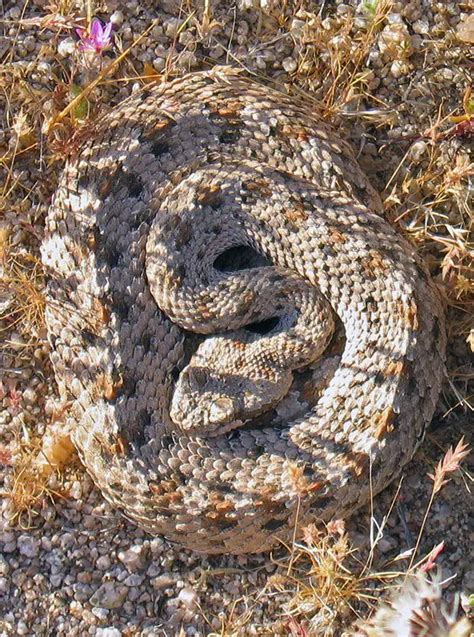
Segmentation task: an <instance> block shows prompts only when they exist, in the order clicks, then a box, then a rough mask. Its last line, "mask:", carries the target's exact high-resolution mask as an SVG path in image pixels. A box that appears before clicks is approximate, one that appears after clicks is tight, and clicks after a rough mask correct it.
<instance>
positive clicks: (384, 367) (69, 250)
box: [42, 67, 445, 553]
mask: <svg viewBox="0 0 474 637" xmlns="http://www.w3.org/2000/svg"><path fill="white" fill-rule="evenodd" d="M91 137H92V139H90V140H89V141H86V142H85V143H84V144H83V146H82V148H81V150H80V152H79V154H78V156H76V157H72V158H70V159H69V161H68V163H67V165H66V168H65V171H64V175H63V177H62V179H61V181H60V185H59V188H58V191H57V193H56V196H55V198H54V201H53V204H52V206H51V209H50V212H49V215H48V219H47V233H46V237H45V240H44V243H43V247H42V256H43V261H44V264H45V267H46V270H47V273H48V276H49V282H48V308H47V325H48V333H49V339H50V343H51V349H52V352H51V360H52V362H53V365H54V370H55V374H56V378H57V382H58V385H59V390H60V393H61V395H62V396H63V398H64V399H65V400H68V401H71V402H72V406H71V408H70V411H69V412H68V425H69V426H70V427H71V429H72V431H73V440H74V443H75V445H76V446H77V448H78V450H79V453H80V456H81V459H82V460H83V462H84V464H85V466H86V467H87V470H88V471H89V472H90V474H91V475H92V477H93V479H94V481H95V482H96V483H97V485H98V486H99V488H100V489H101V490H102V492H103V493H104V495H105V496H106V497H107V498H108V499H109V500H110V501H111V502H112V503H113V504H114V505H116V506H117V507H119V508H120V509H121V510H122V511H123V512H124V513H125V515H127V516H128V517H129V518H131V519H133V520H134V521H135V522H136V523H137V524H138V525H140V526H141V527H143V528H144V529H146V530H148V531H150V532H151V533H155V534H163V535H165V536H166V537H168V538H170V539H171V540H174V541H177V542H179V543H181V544H182V545H184V546H186V547H190V548H193V549H196V550H199V551H204V552H207V553H222V552H229V553H246V552H257V551H264V550H268V549H269V548H271V547H272V546H274V545H275V544H276V543H277V542H278V540H279V539H281V540H285V539H288V538H289V537H291V535H292V533H293V529H294V527H295V525H298V526H300V525H303V524H305V523H307V522H308V520H316V521H326V520H329V519H331V518H332V517H334V516H337V517H342V516H345V515H348V514H349V513H351V512H352V511H353V510H354V509H356V508H357V507H358V506H360V505H362V504H364V503H365V502H367V501H368V499H369V497H370V493H377V492H378V491H380V490H381V489H382V488H383V487H385V486H386V485H387V484H388V482H389V481H390V480H392V479H393V478H394V477H395V476H396V475H397V474H398V473H399V471H400V469H401V467H402V466H403V465H404V464H405V463H406V462H407V461H408V460H409V459H410V458H411V456H412V454H413V452H414V450H415V448H416V446H417V444H418V443H419V441H420V440H421V438H422V436H423V433H424V430H425V428H426V426H427V424H428V423H429V421H430V419H431V417H432V415H433V412H434V408H435V403H436V400H437V396H438V394H439V391H440V384H441V379H442V375H443V370H444V363H443V360H444V350H445V334H444V318H443V312H442V308H441V307H440V302H439V299H438V297H437V292H436V289H435V286H434V284H433V283H432V282H431V281H430V279H429V277H428V275H427V273H426V271H425V269H424V267H423V265H422V264H421V263H420V260H419V259H418V257H417V255H416V253H415V251H414V249H413V248H412V246H411V245H410V244H409V243H408V242H407V241H406V240H405V239H404V238H402V237H401V236H400V235H399V234H398V233H397V232H396V231H395V230H394V229H393V228H392V227H391V226H390V225H389V224H388V223H387V222H386V221H384V220H383V218H382V217H381V216H380V201H379V199H378V197H377V195H376V194H375V192H374V191H373V190H372V188H371V187H370V185H369V184H368V182H367V179H366V178H365V177H364V175H363V174H362V172H361V170H360V168H359V167H358V165H357V163H356V161H355V160H354V158H353V156H352V154H351V152H350V149H349V148H348V147H347V146H346V145H345V144H344V143H343V142H342V141H340V140H338V139H337V137H335V135H334V133H332V132H331V131H330V130H329V129H328V128H327V127H326V126H325V125H324V124H322V123H321V122H320V121H318V120H317V119H316V118H314V117H313V116H312V114H311V107H310V106H308V105H307V104H304V103H300V102H298V101H297V100H295V99H292V98H290V97H288V96H287V95H284V94H281V93H279V92H277V91H275V90H272V89H270V88H266V87H263V86H261V85H259V84H257V83H254V82H253V81H251V80H249V79H247V78H246V77H244V76H243V75H242V74H241V73H239V72H236V71H235V70H232V69H230V68H228V67H216V68H214V69H213V70H212V71H209V72H202V73H194V74H191V75H188V76H186V77H184V78H181V79H177V80H174V81H172V82H169V83H165V84H162V85H159V86H153V87H147V88H145V89H144V90H143V91H141V92H139V93H138V94H134V95H132V96H131V97H130V98H129V99H127V100H126V101H124V102H123V103H122V104H120V105H119V106H118V107H117V108H115V109H114V110H113V111H112V112H110V113H109V114H108V115H106V116H104V117H103V119H102V121H100V122H97V125H96V128H95V129H94V131H93V134H91Z"/></svg>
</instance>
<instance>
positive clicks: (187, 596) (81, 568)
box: [0, 0, 474, 637]
mask: <svg viewBox="0 0 474 637" xmlns="http://www.w3.org/2000/svg"><path fill="white" fill-rule="evenodd" d="M468 4H469V3H468V2H465V3H463V2H452V3H450V2H428V1H426V0H410V1H407V2H391V3H389V2H383V1H382V0H380V1H379V2H377V0H366V1H365V2H355V1H347V2H321V3H319V5H318V8H317V10H316V11H315V9H314V5H315V3H311V2H306V3H305V2H303V1H301V2H296V3H293V2H283V1H282V2H271V0H268V1H265V0H260V1H257V0H241V1H240V2H217V1H215V0H214V1H211V2H209V3H199V2H192V1H191V0H189V1H188V2H184V1H183V2H182V3H179V2H175V1H173V0H162V1H161V2H147V1H144V2H137V1H136V0H132V2H127V3H119V2H118V1H110V2H97V3H95V6H94V7H91V11H92V14H95V15H98V16H99V17H101V18H102V19H104V20H109V19H110V20H111V21H112V23H113V24H114V34H115V35H114V41H113V47H112V48H111V49H110V50H109V51H107V52H105V53H103V54H102V56H97V55H95V56H89V57H88V58H87V59H85V58H84V55H83V54H82V53H81V52H80V51H79V50H78V47H77V43H76V39H75V38H74V37H73V36H72V33H73V28H72V27H73V26H78V25H81V24H82V25H83V24H84V20H83V18H85V15H86V7H85V6H83V5H82V3H78V4H76V3H74V2H59V3H56V4H48V3H47V2H42V1H40V0H34V1H31V2H26V3H25V4H24V5H23V4H19V3H16V2H3V3H2V8H1V9H0V11H2V12H3V15H2V16H1V17H2V22H1V23H0V34H1V35H0V56H1V58H2V66H1V68H0V74H1V78H2V79H1V86H2V93H3V96H2V98H0V111H1V117H2V122H3V124H2V130H0V155H1V157H2V160H1V163H0V171H1V172H2V177H3V185H4V187H3V189H2V196H1V199H0V201H1V208H0V210H1V213H2V218H1V220H0V250H1V255H0V257H1V258H0V267H1V268H2V284H1V288H0V293H1V296H0V312H1V313H2V315H3V319H2V334H3V335H6V338H5V344H4V346H3V347H2V351H1V360H0V374H1V378H0V398H1V401H2V411H1V413H0V427H1V429H0V436H1V437H0V442H1V445H0V462H1V463H2V466H3V469H1V477H2V480H3V487H2V491H3V493H5V494H8V493H12V492H13V493H16V494H18V483H19V482H21V479H22V474H21V469H20V473H19V469H18V467H20V468H21V467H24V466H25V465H24V462H25V458H26V459H27V460H28V459H31V457H32V455H31V454H32V453H36V454H37V449H38V441H39V440H40V439H41V437H42V436H43V434H44V432H45V430H46V429H47V427H48V425H49V424H50V423H51V421H55V422H56V426H58V423H59V426H60V419H61V414H60V413H59V412H58V410H57V405H56V402H55V400H56V395H55V384H54V379H53V378H52V373H51V368H50V365H49V359H48V346H47V343H46V340H45V332H44V325H43V323H42V319H41V315H42V301H41V299H42V296H41V290H42V285H43V282H42V277H41V271H40V269H39V266H38V265H37V259H38V246H39V242H40V241H41V237H42V232H43V223H44V216H45V213H46V210H47V207H48V204H49V201H50V198H51V195H52V193H53V192H54V188H55V184H56V183H57V179H58V174H59V171H60V168H61V165H62V160H63V157H64V154H65V151H66V150H68V149H70V148H71V147H73V146H74V144H77V143H78V141H79V140H80V135H81V133H80V132H74V131H75V130H76V129H77V120H81V119H83V118H84V116H85V115H86V114H87V112H89V116H90V118H91V119H92V120H93V119H94V117H96V116H97V113H99V112H100V109H102V108H109V107H110V106H112V105H113V104H115V103H117V102H119V101H120V100H121V99H122V98H123V97H125V96H127V95H129V94H130V92H131V91H133V90H136V89H137V88H138V87H139V86H140V85H141V82H142V80H140V79H139V76H140V75H147V76H150V75H153V78H151V79H158V80H159V79H162V78H163V77H166V76H168V75H170V76H175V75H179V74H182V73H184V72H186V71H189V70H199V69H204V68H209V67H210V66H212V65H214V64H216V63H219V64H222V63H230V64H232V65H235V66H242V67H243V68H245V69H246V70H247V71H248V72H250V73H252V74H254V75H255V76H256V77H257V78H258V79H260V81H263V82H267V83H276V84H278V85H279V86H280V87H283V88H285V89H286V90H288V91H290V92H294V93H295V94H300V93H303V94H304V95H306V97H307V99H310V100H311V101H312V103H313V104H314V109H315V112H317V113H321V114H322V115H323V116H324V117H325V118H326V119H328V120H329V121H331V122H332V123H333V124H334V126H335V127H337V128H338V129H339V131H340V134H341V135H342V136H343V137H345V138H346V139H348V140H349V141H350V142H351V143H352V144H353V146H354V148H355V149H356V151H357V152H358V153H359V159H360V162H361V164H362V166H363V167H364V169H365V170H366V171H367V173H368V174H369V176H370V177H371V179H372V181H373V183H374V185H375V186H376V187H377V188H379V190H380V191H381V192H383V197H384V202H385V210H386V215H387V216H388V218H390V219H391V220H392V221H393V222H394V223H397V224H398V225H399V227H400V228H401V230H403V231H404V232H406V233H407V234H408V235H409V236H411V238H412V239H413V240H414V241H415V242H416V243H417V245H418V246H419V247H420V252H422V253H423V254H424V255H425V257H426V259H427V261H428V263H429V265H430V267H431V269H432V272H433V275H434V276H435V277H436V279H437V280H438V281H439V282H440V285H442V286H443V289H444V291H445V295H446V298H447V299H448V304H449V307H450V309H449V326H450V341H449V358H448V372H449V382H447V383H446V389H445V391H444V393H443V395H442V397H441V398H440V404H439V409H438V414H437V417H436V419H435V423H434V425H433V426H432V429H431V431H430V434H429V435H428V438H427V440H426V442H425V444H424V445H423V447H422V448H421V450H420V451H419V452H418V453H417V455H416V456H415V459H414V460H413V461H412V463H411V464H410V465H409V466H408V467H407V469H406V471H405V474H404V480H403V483H402V486H401V487H400V492H399V496H398V499H397V505H396V506H395V507H393V508H392V510H391V514H390V516H389V517H388V520H387V522H386V525H385V528H384V533H383V538H382V539H381V540H380V541H379V542H378V545H377V548H376V550H375V556H374V565H373V567H374V568H377V569H379V570H382V569H385V568H387V565H388V564H389V563H390V560H391V559H392V558H393V557H395V556H396V555H398V554H399V553H401V552H403V551H405V550H406V549H408V548H409V547H410V546H413V544H414V542H415V541H416V537H417V534H418V531H419V529H420V527H421V524H422V520H423V515H424V512H425V510H426V506H427V504H428V500H429V496H430V492H431V482H430V480H429V479H428V478H427V477H426V474H427V473H428V472H431V471H433V467H434V464H435V463H436V462H437V461H438V460H439V459H440V458H441V457H442V456H443V453H444V452H445V451H446V450H447V448H448V447H449V445H455V444H456V443H457V441H458V440H459V439H460V438H461V436H462V435H465V436H466V437H467V435H468V433H469V424H472V406H469V404H468V402H467V400H468V398H466V397H469V396H470V395H472V393H473V392H472V387H471V389H469V386H468V382H469V380H470V379H472V376H473V375H472V358H470V351H469V343H471V347H472V345H473V343H474V339H472V337H471V341H469V338H468V339H467V340H466V336H467V335H468V333H469V329H470V328H471V329H472V321H471V324H469V320H470V319H469V305H468V302H467V301H468V294H469V291H470V289H472V288H471V287H470V286H471V283H472V282H471V281H469V265H470V263H471V264H472V261H470V259H472V252H471V253H470V254H469V246H468V244H467V242H466V236H467V232H468V229H469V228H468V224H469V193H471V196H472V182H471V190H469V179H472V174H473V169H472V164H470V163H469V162H470V161H472V158H471V159H469V152H470V148H469V142H468V136H469V133H470V132H471V133H472V117H471V116H472V112H474V104H473V103H472V98H470V97H469V94H467V93H466V89H467V88H468V86H469V68H470V67H469V64H470V62H469V59H468V48H469V46H468V45H469V43H470V42H471V43H472V41H473V29H474V26H473V20H472V16H471V19H470V18H469V17H468ZM312 6H313V9H311V7H312ZM59 11H61V12H62V14H63V15H62V16H61V15H59ZM149 27H151V28H150V29H149V31H148V34H147V35H146V37H144V38H143V39H142V40H141V41H140V42H139V43H138V44H137V45H136V46H135V47H134V48H133V49H132V50H131V52H130V53H129V54H128V55H127V56H126V57H125V59H124V61H122V62H121V64H120V65H119V66H118V67H117V68H116V69H114V71H113V73H112V74H110V76H109V77H108V80H106V81H105V82H103V83H102V84H101V85H100V86H99V87H98V89H96V90H95V91H94V92H93V93H90V94H89V95H88V97H87V100H83V101H82V102H80V103H79V106H78V108H76V109H75V110H74V111H73V116H74V117H73V118H71V117H70V116H68V117H65V118H64V119H63V120H62V121H61V125H60V126H58V127H57V128H56V129H55V130H54V132H53V133H52V134H51V135H50V136H49V138H48V139H47V138H46V131H47V125H48V123H49V122H50V121H51V118H52V117H54V116H55V115H57V114H58V112H59V111H60V110H61V109H62V108H64V107H65V106H66V105H67V103H68V101H70V99H71V98H72V97H73V96H74V95H75V94H77V92H78V91H80V90H81V88H84V87H85V86H87V85H88V84H89V83H90V82H91V81H92V80H93V79H94V78H95V77H97V74H98V73H99V72H100V69H101V68H102V69H103V68H105V66H106V65H107V64H108V63H109V62H110V61H112V60H113V59H116V58H117V57H118V55H119V53H120V52H121V51H123V50H125V49H126V48H127V47H128V46H130V45H131V44H132V42H133V40H134V39H135V38H137V37H138V36H139V35H140V34H142V33H144V32H145V30H146V29H147V28H149ZM71 78H73V84H74V86H72V89H71V84H72V81H71ZM123 78H126V81H122V80H123ZM81 109H82V110H81ZM471 109H472V110H471ZM449 117H451V119H449ZM74 118H75V120H76V121H74ZM456 118H457V119H456ZM89 121H90V120H89ZM86 130H87V123H86ZM12 273H13V274H12ZM471 308H472V306H471ZM448 412H449V413H448ZM447 413H448V415H447V416H446V414H447ZM469 414H471V417H470V419H469ZM35 450H36V451H35ZM22 463H23V464H22ZM464 468H465V469H467V465H466V466H465V467H464ZM25 475H27V474H26V473H24V474H23V480H25V478H24V476H25ZM466 475H467V474H466V473H460V472H458V473H457V474H456V475H455V476H454V478H453V480H452V481H451V482H450V483H449V484H448V485H446V486H445V487H444V489H443V490H442V492H441V493H440V495H439V496H438V497H437V498H436V499H435V501H434V504H433V506H432V509H431V512H430V514H429V517H428V520H427V525H426V531H425V533H424V535H423V537H422V543H421V546H420V553H419V554H420V555H426V553H427V552H429V551H430V550H431V549H432V548H433V546H435V545H436V544H438V543H439V542H441V541H444V542H445V547H444V550H443V552H442V553H441V555H440V557H439V558H438V559H437V563H438V568H439V570H440V573H441V576H442V577H443V579H449V578H452V580H451V581H450V582H448V586H447V590H446V595H447V599H448V601H449V600H450V599H452V597H453V594H454V592H455V591H463V592H464V593H465V594H468V593H469V592H470V593H472V592H473V589H474V570H472V561H470V557H469V554H470V549H471V547H472V544H473V539H474V538H473V536H472V525H471V527H470V526H469V518H468V514H469V511H470V510H472V498H471V502H469V498H470V497H471V496H470V495H469V491H468V488H467V487H468V478H467V477H466ZM396 489H397V485H394V486H393V487H392V488H390V489H388V490H386V491H385V492H384V493H383V494H381V496H380V497H378V498H377V500H376V502H375V504H374V511H373V516H374V518H375V519H376V520H377V521H378V522H379V523H380V522H381V521H382V520H383V518H384V516H385V515H386V514H387V513H388V511H389V510H390V509H391V503H392V500H393V498H394V495H395V492H396ZM3 509H4V526H3V529H2V530H1V531H0V550H1V554H0V635H58V636H60V635H68V636H72V635H95V636H97V637H100V636H101V637H119V636H120V635H123V636H129V635H130V636H131V635H143V636H145V635H163V636H166V637H168V636H171V635H211V634H215V635H257V634H259V635H260V634H262V635H292V636H296V635H300V636H304V635H325V634H327V635H331V634H335V635H342V634H344V630H346V631H347V632H346V633H345V634H351V630H352V629H350V628H343V627H341V626H347V625H348V624H350V622H351V621H353V620H354V619H355V616H354V615H351V614H350V613H349V614H348V616H347V617H342V618H338V619H337V620H336V619H333V620H331V621H329V623H328V622H326V624H325V623H324V621H323V620H321V623H319V624H318V612H319V611H318V608H319V607H318V603H317V596H315V595H313V598H311V597H310V598H307V597H306V598H305V599H304V604H306V606H305V605H304V604H303V605H302V602H301V581H303V579H304V576H303V574H298V573H293V574H292V577H291V578H286V579H285V575H286V573H288V572H289V567H288V560H289V554H288V551H287V550H286V549H281V550H280V551H277V552H275V554H274V555H272V556H268V555H258V556H250V557H239V558H234V557H213V558H205V557H202V556H200V555H197V554H195V553H191V552H188V551H184V550H182V549H180V548H179V547H175V546H172V545H170V544H169V543H167V542H166V541H164V540H162V539H160V538H152V537H150V536H147V535H146V534H145V533H143V532H141V531H140V530H138V529H137V528H136V527H135V526H133V525H132V524H129V523H128V522H127V521H126V520H124V519H123V518H122V517H120V516H119V515H118V514H116V513H115V512H114V511H113V510H111V509H110V507H109V506H108V505H107V504H106V503H105V502H104V500H103V498H102V497H101V495H100V493H98V492H97V491H96V490H95V489H94V487H93V485H92V483H91V481H90V479H89V478H88V476H87V475H86V474H85V473H84V471H83V470H82V468H81V467H80V465H79V464H78V463H77V461H74V459H73V460H72V461H71V462H70V463H69V464H68V466H67V467H66V468H65V470H64V474H63V475H62V476H58V475H57V474H53V475H52V476H51V477H50V478H49V481H48V484H47V492H46V495H45V496H44V497H41V498H39V499H38V500H37V501H36V502H35V503H34V505H33V506H31V507H30V511H29V513H28V514H23V515H22V516H20V517H19V518H16V519H15V521H14V522H13V523H11V522H10V523H9V522H8V518H9V515H10V513H11V510H12V502H11V499H10V498H5V500H4V505H3ZM370 520H371V512H370V511H369V510H362V511H361V512H360V513H359V514H358V515H357V516H356V517H355V518H354V519H352V520H351V521H350V522H349V523H348V524H347V531H348V533H349V537H350V539H351V541H352V543H353V544H354V545H356V546H357V547H359V549H360V551H361V555H365V554H366V552H367V547H368V545H369V542H370V527H371V524H370ZM391 566H392V568H393V567H394V566H393V564H392V565H391ZM406 567H407V560H405V561H404V560H401V561H400V562H397V563H396V565H395V568H398V569H400V570H401V571H403V569H404V568H406ZM293 575H294V578H293ZM282 578H283V579H282ZM300 580H301V581H300ZM282 581H283V582H284V585H281V582H282ZM360 610H361V612H362V611H363V609H362V607H361V608H360ZM290 611H291V612H293V615H294V617H295V619H290ZM298 631H299V632H298ZM305 631H306V632H305Z"/></svg>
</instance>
